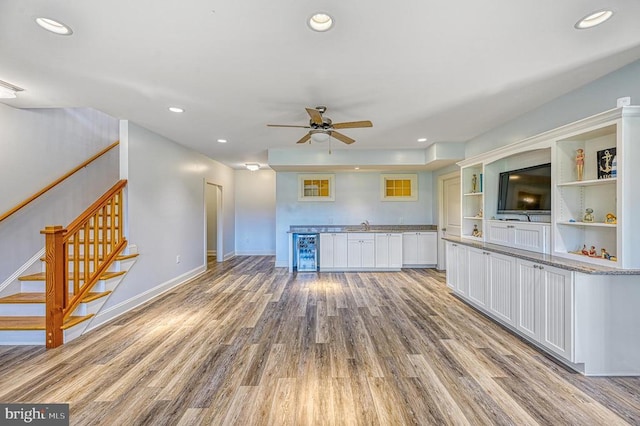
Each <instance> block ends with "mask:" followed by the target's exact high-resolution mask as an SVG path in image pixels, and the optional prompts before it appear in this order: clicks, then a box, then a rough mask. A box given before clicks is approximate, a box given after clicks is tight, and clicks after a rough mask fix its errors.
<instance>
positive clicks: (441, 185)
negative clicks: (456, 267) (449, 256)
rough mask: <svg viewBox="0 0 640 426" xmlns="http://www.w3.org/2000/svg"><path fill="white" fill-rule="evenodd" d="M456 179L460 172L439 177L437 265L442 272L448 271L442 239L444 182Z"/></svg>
mask: <svg viewBox="0 0 640 426" xmlns="http://www.w3.org/2000/svg"><path fill="white" fill-rule="evenodd" d="M455 177H460V170H458V171H456V172H451V173H446V174H444V175H440V176H438V265H437V268H438V270H440V271H443V270H445V269H446V265H445V255H444V250H445V245H444V240H443V239H442V237H443V236H444V232H443V231H442V228H443V227H444V181H445V180H448V179H452V178H455Z"/></svg>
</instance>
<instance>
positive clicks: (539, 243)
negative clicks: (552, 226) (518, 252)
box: [513, 223, 549, 253]
mask: <svg viewBox="0 0 640 426" xmlns="http://www.w3.org/2000/svg"><path fill="white" fill-rule="evenodd" d="M547 228H549V227H548V226H545V225H542V224H528V223H519V224H517V225H514V228H513V247H516V248H519V249H523V250H531V251H535V252H538V253H548V249H549V248H548V247H547V245H546V244H545V241H546V238H545V237H546V233H547Z"/></svg>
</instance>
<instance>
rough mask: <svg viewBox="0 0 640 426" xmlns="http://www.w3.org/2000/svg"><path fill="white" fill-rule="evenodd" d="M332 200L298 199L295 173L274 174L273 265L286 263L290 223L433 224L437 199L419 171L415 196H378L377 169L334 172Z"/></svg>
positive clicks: (428, 176) (427, 177) (425, 175)
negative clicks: (395, 199) (404, 198)
mask: <svg viewBox="0 0 640 426" xmlns="http://www.w3.org/2000/svg"><path fill="white" fill-rule="evenodd" d="M335 188H336V190H335V201H333V202H308V201H306V202H304V201H303V202H301V201H298V173H293V172H279V173H277V176H276V196H277V201H276V266H286V265H287V258H288V255H289V253H288V246H287V245H288V238H287V231H288V230H289V226H290V225H332V224H333V225H359V224H360V223H361V222H363V221H364V220H368V221H369V222H370V223H371V224H372V225H399V224H405V225H423V224H427V225H430V224H432V223H433V222H432V220H433V219H432V218H433V216H432V207H433V204H435V203H436V201H437V200H436V198H435V197H434V193H433V185H432V181H431V172H420V173H418V200H417V201H403V202H400V201H398V202H391V201H381V200H380V173H378V172H362V173H360V172H357V173H356V172H353V173H351V172H341V173H335Z"/></svg>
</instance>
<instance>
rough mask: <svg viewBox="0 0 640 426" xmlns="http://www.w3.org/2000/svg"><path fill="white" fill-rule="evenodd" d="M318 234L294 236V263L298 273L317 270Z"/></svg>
mask: <svg viewBox="0 0 640 426" xmlns="http://www.w3.org/2000/svg"><path fill="white" fill-rule="evenodd" d="M319 240H320V239H319V237H318V234H294V239H293V244H294V248H295V261H296V264H295V265H293V266H294V268H297V269H298V271H299V272H305V271H313V272H315V271H317V270H318V242H319Z"/></svg>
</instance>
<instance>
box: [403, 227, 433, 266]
mask: <svg viewBox="0 0 640 426" xmlns="http://www.w3.org/2000/svg"><path fill="white" fill-rule="evenodd" d="M436 263H438V236H437V233H436V232H405V233H403V234H402V264H403V265H404V266H427V265H435V264H436Z"/></svg>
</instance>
